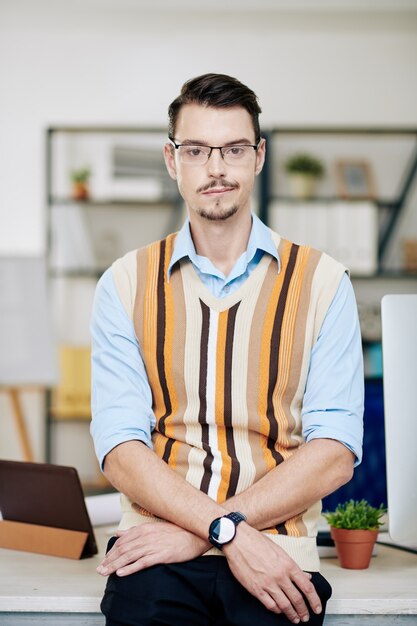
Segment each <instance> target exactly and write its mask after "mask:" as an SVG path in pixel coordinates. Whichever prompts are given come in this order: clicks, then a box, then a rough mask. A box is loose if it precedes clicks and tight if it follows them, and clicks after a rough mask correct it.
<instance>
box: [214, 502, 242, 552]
mask: <svg viewBox="0 0 417 626" xmlns="http://www.w3.org/2000/svg"><path fill="white" fill-rule="evenodd" d="M245 521H246V516H245V515H243V513H240V512H239V511H232V512H230V513H228V514H226V515H223V516H221V517H216V518H215V519H214V520H213V521H212V522H211V524H210V528H209V535H208V539H209V541H210V543H211V544H212V545H213V546H215V547H216V548H218V549H219V550H222V549H223V546H225V545H227V544H229V543H231V542H232V541H233V539H234V538H235V536H236V529H237V527H238V525H239V524H240V523H241V522H245Z"/></svg>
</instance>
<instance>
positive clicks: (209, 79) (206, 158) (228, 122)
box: [164, 74, 265, 222]
mask: <svg viewBox="0 0 417 626" xmlns="http://www.w3.org/2000/svg"><path fill="white" fill-rule="evenodd" d="M260 110H261V109H260V107H259V105H258V102H257V98H256V95H255V94H254V92H253V91H251V90H250V89H249V88H248V87H246V86H245V85H242V83H240V82H239V81H238V80H236V79H235V78H231V77H230V76H225V75H224V74H205V75H204V76H199V77H197V78H193V79H191V80H189V81H187V82H186V83H185V84H184V86H183V88H182V90H181V94H180V96H178V98H176V99H175V100H174V102H173V103H172V104H171V106H170V108H169V117H170V125H169V138H170V141H171V143H167V144H166V145H165V148H164V154H165V162H166V165H167V168H168V172H169V174H170V176H171V177H172V178H173V179H174V180H176V181H177V184H178V188H179V191H180V193H181V195H182V197H183V198H184V200H185V203H186V206H187V209H188V213H189V217H190V220H191V222H193V220H200V219H203V220H215V221H225V220H228V219H229V218H231V217H233V216H234V215H236V214H239V215H242V214H243V215H245V214H246V216H248V215H249V214H250V206H251V193H252V190H253V186H254V183H255V177H256V176H257V175H258V174H259V172H260V171H261V170H262V166H263V163H264V159H265V140H264V139H261V138H260V130H259V120H258V115H259V113H260Z"/></svg>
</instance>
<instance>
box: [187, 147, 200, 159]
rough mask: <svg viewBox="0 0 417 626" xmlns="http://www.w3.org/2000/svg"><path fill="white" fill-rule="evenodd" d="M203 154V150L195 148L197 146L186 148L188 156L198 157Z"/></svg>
mask: <svg viewBox="0 0 417 626" xmlns="http://www.w3.org/2000/svg"><path fill="white" fill-rule="evenodd" d="M202 154H203V150H201V148H197V147H194V146H193V147H190V148H187V155H188V156H190V157H199V156H201V155H202Z"/></svg>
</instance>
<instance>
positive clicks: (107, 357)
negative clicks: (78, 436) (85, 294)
mask: <svg viewBox="0 0 417 626" xmlns="http://www.w3.org/2000/svg"><path fill="white" fill-rule="evenodd" d="M90 329H91V338H92V359H91V368H92V371H91V380H92V383H91V407H92V422H91V435H92V437H93V440H94V446H95V450H96V454H97V458H98V460H99V462H100V466H101V467H103V462H104V459H105V456H106V454H108V453H109V452H110V450H112V448H114V447H115V446H117V445H119V444H120V443H123V442H125V441H130V440H139V441H142V442H143V443H145V444H146V445H147V446H149V447H151V446H152V441H151V432H152V430H153V428H154V427H155V416H154V414H153V411H152V393H151V389H150V386H149V382H148V378H147V375H146V370H145V366H144V363H143V360H142V357H141V354H140V351H139V345H138V341H137V339H136V336H135V332H134V327H133V323H132V321H131V320H130V318H129V316H128V315H127V313H126V311H125V309H124V308H123V305H122V303H121V301H120V299H119V296H118V293H117V290H116V287H115V284H114V282H113V276H112V271H111V268H110V269H108V270H107V271H106V272H105V273H104V274H103V276H102V277H101V279H100V280H99V282H98V285H97V288H96V293H95V298H94V305H93V312H92V318H91V325H90Z"/></svg>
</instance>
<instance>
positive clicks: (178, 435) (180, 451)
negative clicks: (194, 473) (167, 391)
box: [165, 265, 188, 478]
mask: <svg viewBox="0 0 417 626" xmlns="http://www.w3.org/2000/svg"><path fill="white" fill-rule="evenodd" d="M165 266H166V265H165ZM170 288H171V294H172V295H171V298H172V305H173V311H174V313H173V314H172V315H173V318H174V320H173V323H174V331H173V332H174V337H173V344H172V356H171V358H172V362H171V363H170V364H169V365H170V367H171V368H172V374H171V375H172V378H173V383H174V384H175V396H176V406H173V407H172V415H171V416H170V418H169V420H170V422H169V428H168V427H167V428H166V429H167V430H168V432H169V434H170V437H173V438H174V439H175V440H176V441H177V442H185V441H186V426H185V424H184V421H183V415H184V412H185V408H186V406H187V394H186V390H185V378H184V354H185V328H186V322H185V302H184V288H183V283H182V276H181V272H180V269H179V267H178V265H177V266H175V267H174V268H173V271H172V273H171V277H170V285H167V290H169V289H170ZM167 313H168V314H169V312H168V311H167ZM166 426H167V425H166ZM171 457H172V455H171V454H170V456H169V458H168V457H167V462H169V463H170V464H171ZM175 469H176V470H177V471H178V473H180V474H181V475H182V476H183V478H185V477H186V475H187V471H188V449H187V446H184V445H178V446H177V447H176V465H175Z"/></svg>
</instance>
